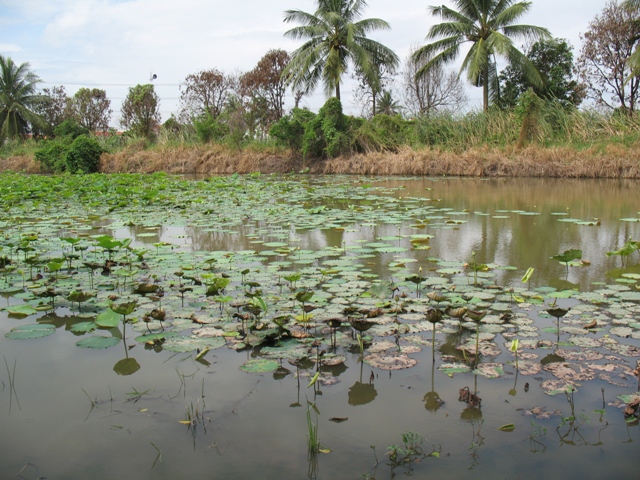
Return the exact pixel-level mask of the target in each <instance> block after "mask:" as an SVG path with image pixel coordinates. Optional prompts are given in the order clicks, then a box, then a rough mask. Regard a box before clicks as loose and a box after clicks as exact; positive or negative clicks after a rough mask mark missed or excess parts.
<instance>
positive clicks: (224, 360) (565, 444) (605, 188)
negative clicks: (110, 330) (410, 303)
mask: <svg viewBox="0 0 640 480" xmlns="http://www.w3.org/2000/svg"><path fill="white" fill-rule="evenodd" d="M369 180H371V181H372V182H373V184H374V185H375V186H376V187H377V186H383V187H388V188H391V189H393V190H391V191H392V192H393V193H386V195H388V197H389V201H390V202H392V201H400V202H402V201H403V199H406V198H408V197H412V198H414V199H421V200H415V201H414V200H412V201H411V202H409V204H408V206H407V207H406V208H411V205H412V204H416V205H417V204H429V205H435V206H436V208H437V209H438V210H439V211H440V215H441V216H442V217H443V219H442V221H439V220H434V219H431V220H430V222H428V223H426V226H423V227H421V228H420V229H419V230H418V233H428V234H431V235H433V238H432V239H431V241H430V246H431V249H430V250H410V243H409V240H408V238H406V236H407V235H409V234H411V233H416V227H415V223H414V222H406V223H400V224H396V223H394V224H384V223H381V224H376V225H374V224H359V223H358V222H355V223H354V224H352V225H344V224H341V225H339V226H331V225H330V224H328V225H327V226H326V228H322V229H315V230H306V231H305V230H299V231H296V230H295V229H292V230H291V231H290V232H288V235H289V240H290V243H291V244H292V245H295V246H299V247H300V248H301V249H302V250H319V249H322V248H327V247H337V248H340V247H342V248H343V249H344V250H345V251H349V249H350V248H356V247H357V246H358V245H360V244H362V243H365V242H367V243H371V242H375V241H376V240H378V239H380V238H391V237H394V236H395V237H398V239H397V240H396V242H397V245H398V246H400V247H407V248H408V249H407V251H406V252H404V253H402V255H401V256H400V257H401V258H403V259H405V260H406V259H407V258H409V259H415V260H417V261H415V262H412V263H411V264H409V266H408V267H406V268H407V269H408V270H409V271H412V272H414V273H416V272H417V271H418V268H419V267H420V266H422V267H424V271H425V272H426V271H428V270H431V271H432V273H431V275H436V276H437V274H435V273H434V272H433V271H434V270H436V269H437V268H438V266H437V265H435V264H434V262H432V261H429V258H432V259H433V258H438V259H440V260H443V261H446V262H452V264H453V263H455V262H460V263H464V262H470V261H471V260H472V252H475V260H476V261H477V262H479V263H487V264H497V265H501V266H512V267H516V269H513V270H497V271H496V272H495V275H494V276H493V277H492V280H491V281H492V282H494V283H495V284H496V285H499V286H502V287H508V286H516V287H522V283H520V279H521V278H522V275H523V273H524V271H525V270H526V269H527V268H528V267H534V268H535V274H534V276H533V277H532V280H531V285H530V288H531V289H536V288H540V287H554V288H556V289H558V290H567V289H577V290H579V291H581V292H591V291H597V290H598V289H602V288H603V285H601V282H602V283H606V284H608V285H619V282H616V278H619V277H620V275H621V274H622V273H640V269H639V268H638V257H637V254H636V256H634V257H633V258H632V260H631V262H630V266H628V267H627V268H626V269H624V270H621V269H620V259H619V258H616V257H607V256H606V255H605V252H607V251H612V250H616V249H618V248H619V247H620V246H622V244H623V243H624V242H625V241H626V240H627V239H629V238H633V239H634V240H640V223H639V222H630V221H621V219H629V218H637V217H640V213H639V212H640V195H639V194H638V187H639V186H640V184H639V183H638V182H636V181H596V180H586V181H566V180H540V179H491V180H479V179H392V180H385V181H375V179H369ZM398 187H401V188H398ZM412 202H413V203H412ZM326 207H327V208H339V209H344V208H349V202H348V201H346V200H341V199H335V201H333V202H328V204H327V205H326ZM567 219H575V220H578V221H581V222H582V224H580V223H579V222H576V221H566V220H567ZM560 220H563V221H560ZM438 223H441V225H439V226H435V227H432V226H431V225H433V224H438ZM589 223H592V224H593V225H588V224H589ZM265 229H268V225H266V224H264V223H262V224H261V223H260V222H256V223H254V224H252V223H251V222H247V225H245V226H243V227H238V228H236V231H235V232H234V233H231V232H229V231H210V230H211V229H204V228H202V227H199V226H194V225H189V223H188V222H184V223H183V224H180V225H162V226H159V227H158V229H157V237H154V238H151V239H149V238H148V237H137V234H139V233H142V231H143V230H140V229H138V228H137V227H119V228H114V229H109V227H108V226H104V227H102V228H101V229H100V230H99V232H101V233H108V234H113V235H115V236H116V237H119V238H125V237H133V238H134V239H135V242H136V243H137V244H140V245H142V244H147V243H153V242H158V241H166V242H171V243H175V244H177V245H179V248H181V249H184V250H189V249H192V250H208V251H215V250H237V251H240V250H252V249H253V250H257V251H260V250H261V249H266V247H263V246H261V244H260V243H256V240H258V241H268V240H269V238H268V235H267V234H265V233H264V232H265V231H266V230H265ZM207 230H209V231H207ZM144 232H147V233H148V232H149V230H148V229H145V230H144ZM238 232H239V233H238ZM568 249H580V250H582V252H583V259H585V260H588V261H589V262H590V265H589V266H583V267H578V266H574V267H570V268H569V269H568V273H567V269H566V268H565V266H564V265H562V264H560V263H558V262H556V261H553V260H550V259H549V257H550V256H552V255H556V254H558V253H561V252H563V251H564V250H568ZM397 261H398V254H395V253H380V254H379V255H377V256H375V257H372V258H368V259H367V262H366V268H367V271H368V272H370V273H371V274H375V275H378V276H379V277H380V278H383V279H391V280H393V279H394V276H395V277H399V275H400V274H399V273H398V269H397V265H396V263H397ZM402 271H404V270H402ZM395 280H396V281H399V280H401V278H395ZM467 281H469V280H467ZM594 283H595V284H594ZM636 285H637V284H636ZM633 287H634V286H633V285H632V288H633ZM406 291H407V293H411V291H410V290H409V289H407V290H406ZM427 291H428V290H427ZM5 297H7V296H5ZM6 301H7V303H9V302H11V301H14V302H15V300H12V299H11V298H6ZM560 303H561V304H563V305H566V306H574V305H575V304H576V303H577V302H576V301H575V300H571V299H570V300H561V301H560ZM513 308H514V311H516V312H517V311H519V310H518V309H519V308H520V307H519V306H518V305H516V304H514V307H513ZM542 308H543V306H531V305H529V304H525V311H526V312H527V316H528V317H529V318H531V319H533V320H535V325H536V326H538V327H539V328H541V329H542V328H544V327H550V326H553V324H554V322H555V320H554V319H550V318H549V317H548V316H544V315H543V316H540V315H539V312H540V311H541V310H542ZM629 308H630V311H632V312H633V311H636V312H637V305H635V306H634V305H633V304H631V305H630V306H629ZM634 308H635V309H636V310H634ZM69 314H70V312H69V311H68V310H66V309H65V308H59V309H58V310H57V311H56V312H55V314H51V313H50V314H48V318H45V319H42V321H47V322H52V323H54V324H56V325H57V326H58V327H59V328H61V329H62V328H65V327H67V325H68V324H69V323H70V320H69V317H68V316H67V315H69ZM2 315H3V316H2V317H1V319H0V333H1V334H2V335H0V352H1V353H2V356H3V360H2V364H0V380H1V381H2V390H1V391H0V432H2V433H1V434H0V478H2V479H4V478H7V479H8V478H14V476H16V475H17V474H20V475H21V476H22V478H29V479H35V478H40V477H46V478H49V479H54V478H60V479H63V478H64V479H86V478H98V479H108V478H136V479H137V478H140V479H144V478H149V479H151V478H153V479H175V478H216V479H218V478H219V479H223V478H261V479H282V478H292V479H299V478H319V479H322V478H326V479H329V478H378V479H380V478H394V477H395V478H401V477H405V476H406V475H408V474H412V475H413V476H414V477H415V478H427V477H429V478H445V477H447V478H462V477H463V476H467V475H471V476H476V478H509V479H517V478H518V479H534V478H545V477H548V478H558V477H559V476H560V475H561V476H562V477H563V478H567V479H578V478H580V479H583V478H619V479H632V478H637V477H638V474H637V451H638V442H640V430H639V427H638V423H637V422H635V423H630V424H627V423H625V419H624V416H623V413H622V410H621V409H620V408H619V407H618V406H615V405H610V404H613V403H614V402H616V401H617V396H618V395H625V394H626V395H628V394H631V393H633V392H635V391H637V380H636V379H635V378H633V377H632V376H630V375H622V374H621V373H620V372H617V375H618V378H615V379H614V381H613V383H617V385H614V384H613V383H612V382H605V381H601V380H597V379H596V380H591V381H588V382H576V383H578V384H579V387H578V392H576V393H575V394H574V396H573V403H574V412H573V413H574V415H573V416H574V417H575V420H570V419H569V420H567V418H568V417H570V416H571V413H572V412H571V403H570V402H569V401H568V399H567V396H566V395H564V394H559V395H555V396H550V395H547V394H545V393H544V391H543V390H542V388H541V387H540V385H541V382H542V381H543V380H545V379H548V378H549V375H548V374H547V373H545V372H544V371H542V372H540V373H539V374H536V375H529V376H527V375H522V374H521V375H517V376H516V375H515V368H514V367H513V365H512V364H511V363H510V362H512V360H513V356H512V355H511V354H510V353H508V351H507V348H506V347H505V345H506V337H505V338H502V337H501V335H500V334H499V335H498V336H497V337H498V338H496V340H495V343H496V344H497V345H498V346H500V347H501V353H500V354H499V355H494V356H492V357H491V362H496V363H500V364H503V365H504V372H505V374H504V375H503V376H501V377H500V378H496V379H489V378H486V377H483V376H480V375H474V374H473V373H461V374H458V373H456V374H452V375H447V374H446V373H444V372H442V371H440V370H439V369H438V367H439V366H440V365H441V364H442V363H444V362H443V359H442V356H443V355H446V354H448V353H450V351H455V348H454V346H455V345H456V344H458V343H459V342H460V341H461V338H460V336H459V335H457V334H456V333H447V334H445V333H438V334H437V337H436V339H437V345H438V348H437V350H436V354H435V363H432V349H431V346H430V345H425V346H424V347H423V349H422V351H421V352H419V353H416V354H413V355H411V356H412V357H413V358H415V359H417V360H418V364H417V365H416V366H415V367H413V368H409V369H406V370H398V371H392V372H390V371H384V370H380V369H377V368H373V367H370V366H369V365H367V364H362V363H361V362H359V361H358V357H359V355H358V352H357V351H355V350H352V349H351V350H345V349H344V348H342V347H339V353H343V354H345V355H346V357H347V361H346V363H345V366H346V368H344V366H343V367H335V368H334V371H333V373H334V375H335V376H336V377H335V378H336V379H337V380H338V382H337V383H336V384H334V385H329V386H328V385H322V386H320V387H319V391H316V392H315V394H314V388H313V387H312V388H307V384H308V383H309V373H307V372H311V374H312V373H313V370H309V371H307V372H301V374H300V377H301V378H296V375H295V373H296V369H295V367H293V366H291V365H288V364H286V363H285V366H286V367H287V368H288V369H289V370H290V371H291V374H288V375H286V376H283V377H282V376H278V375H277V374H273V373H267V374H247V373H244V372H241V371H240V370H239V366H240V365H242V364H243V363H244V362H246V361H247V360H248V359H250V358H252V357H253V356H255V355H256V353H255V352H253V353H252V352H251V351H241V352H236V351H232V350H228V349H225V348H221V349H217V350H215V351H213V352H211V353H209V354H208V355H207V356H206V360H207V362H204V363H203V362H197V361H195V360H194V355H191V354H175V353H172V352H167V351H162V350H161V351H159V352H156V351H154V350H153V349H150V348H145V347H144V346H142V345H140V344H136V342H134V341H133V337H134V336H135V335H137V334H131V333H129V334H128V335H127V337H128V339H127V342H126V343H125V344H123V345H119V346H116V347H113V348H109V349H106V350H98V351H94V350H88V349H82V348H76V347H75V342H76V341H77V340H78V338H77V337H76V336H75V335H74V334H72V333H71V332H58V333H57V334H55V335H52V336H50V337H46V338H42V339H37V340H29V341H22V342H21V341H11V340H7V339H5V338H4V334H5V333H6V332H8V331H9V330H10V329H11V328H13V327H14V326H15V325H16V324H18V323H19V322H20V320H16V319H13V318H9V317H7V316H6V314H2ZM636 318H637V317H636ZM636 321H637V320H636ZM318 332H319V333H320V329H319V330H318ZM345 333H348V329H345ZM604 334H606V332H605V333H604ZM468 335H469V333H468V332H467V333H466V334H465V338H466V336H468ZM430 336H431V334H430V333H428V334H425V337H427V338H428V339H430ZM562 336H563V338H564V339H566V337H568V336H569V335H568V334H564V333H563V334H562ZM600 336H602V334H601V335H600ZM327 338H328V337H327ZM637 338H638V337H637V336H636V337H635V338H624V339H618V340H619V341H620V342H621V343H624V344H626V345H632V346H636V347H638V346H640V340H638V339H637ZM540 339H543V340H549V341H551V342H553V341H555V340H557V339H556V335H554V334H551V333H545V332H543V331H541V333H540ZM325 341H326V340H325ZM565 348H567V349H568V350H571V349H572V348H571V347H570V346H569V347H565ZM573 349H574V350H576V348H573ZM537 353H539V354H540V355H539V357H540V358H541V357H543V356H544V355H545V354H547V353H549V351H544V350H543V351H542V352H541V351H539V350H538V352H537ZM604 353H605V354H610V355H611V352H604ZM127 356H133V357H135V358H136V360H137V361H138V363H139V364H140V366H141V368H140V370H138V371H137V372H136V373H134V374H133V375H130V376H121V375H117V374H116V373H115V372H114V370H113V366H114V364H116V363H117V362H118V361H120V360H122V359H123V358H125V357H127ZM540 358H538V359H537V360H534V361H535V362H540ZM615 358H616V361H618V362H623V363H625V364H626V366H628V367H631V368H633V367H635V363H636V360H637V358H636V357H634V356H633V355H628V356H625V355H616V356H615ZM207 363H208V365H207ZM578 363H580V362H578ZM601 363H602V362H601ZM14 364H15V374H14V373H13V367H14ZM10 379H13V383H14V385H13V386H14V388H13V389H11V388H10ZM525 384H526V385H527V386H528V388H526V389H525ZM465 386H468V387H470V389H471V390H473V391H476V392H477V394H478V396H480V397H481V398H482V408H481V409H476V408H469V407H468V406H467V405H466V404H465V403H463V402H460V401H458V396H459V389H461V388H463V387H465ZM602 389H604V399H605V406H604V413H602V412H595V411H596V410H602V409H603V390H602ZM136 392H138V393H144V394H143V395H141V396H140V397H139V398H138V397H137V396H136ZM429 392H437V395H438V396H439V398H440V399H442V400H443V401H444V403H443V404H441V405H439V404H433V403H428V402H427V400H428V399H429V398H430V396H429V395H428V394H429ZM431 397H433V394H432V395H431ZM309 403H314V405H315V408H314V409H311V410H310V413H311V418H312V420H313V422H314V423H317V427H318V437H319V441H320V443H321V445H322V446H323V447H326V448H327V449H330V450H331V452H330V453H319V454H318V455H317V456H312V457H309V455H308V454H307V432H308V430H307V411H308V409H307V406H308V404H309ZM536 407H539V408H540V409H541V411H545V412H551V413H553V415H550V417H549V418H536V417H535V416H532V415H530V414H528V413H530V411H531V410H532V409H534V408H536ZM194 409H197V410H198V411H199V412H204V413H202V415H203V418H204V419H203V421H202V422H199V423H198V424H197V426H195V427H194V426H186V425H183V424H180V423H179V422H180V420H184V419H185V418H186V417H185V416H186V412H187V411H193V410H194ZM330 419H334V420H335V419H341V420H344V419H347V420H346V421H341V422H336V421H331V420H330ZM505 424H513V425H514V426H515V429H514V430H512V431H501V430H499V427H501V426H503V425H505ZM406 432H415V433H418V434H420V435H422V436H423V437H424V438H425V441H424V443H423V445H422V448H423V449H424V450H425V451H426V452H427V453H428V452H431V451H437V452H438V453H439V457H435V456H431V457H428V458H423V459H422V460H421V461H419V462H416V463H414V464H412V465H402V466H396V467H395V468H394V467H393V466H392V465H390V462H389V458H388V457H387V456H386V452H387V448H388V447H389V446H392V445H399V446H400V447H402V446H403V445H402V434H403V433H406ZM159 452H161V455H159ZM560 472H562V473H561V474H560Z"/></svg>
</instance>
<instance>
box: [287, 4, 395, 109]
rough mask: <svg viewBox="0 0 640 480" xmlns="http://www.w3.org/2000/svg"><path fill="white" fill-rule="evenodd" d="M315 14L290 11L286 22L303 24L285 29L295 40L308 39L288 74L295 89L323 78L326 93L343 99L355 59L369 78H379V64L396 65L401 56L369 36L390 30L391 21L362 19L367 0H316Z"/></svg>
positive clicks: (296, 53)
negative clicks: (343, 88) (342, 89)
mask: <svg viewBox="0 0 640 480" xmlns="http://www.w3.org/2000/svg"><path fill="white" fill-rule="evenodd" d="M316 2H317V5H318V8H317V10H316V11H315V13H313V14H312V13H307V12H303V11H301V10H287V11H286V12H285V17H284V21H285V22H286V23H290V22H298V23H301V24H302V26H299V27H295V28H292V29H291V30H288V31H287V32H285V36H286V37H289V38H292V39H307V41H306V42H305V43H304V44H303V45H302V46H301V47H300V48H298V49H297V50H296V51H295V52H293V54H292V57H291V62H290V63H289V65H288V66H287V69H286V71H285V74H286V75H287V77H288V79H289V80H290V81H291V84H292V87H293V88H294V90H296V89H298V88H299V87H300V86H304V88H305V89H306V91H311V90H313V89H315V87H316V85H317V84H318V82H320V81H322V83H323V84H324V88H325V92H326V93H327V95H330V94H331V93H332V92H334V91H335V96H336V98H338V100H339V99H340V82H341V79H342V75H343V74H344V73H345V72H346V71H347V69H348V66H349V63H350V62H352V63H353V64H354V66H355V67H356V69H359V70H360V71H362V72H364V73H365V74H366V75H367V76H369V78H373V77H375V64H376V62H378V63H379V64H383V65H388V66H392V67H395V66H397V65H398V56H397V55H396V54H395V53H394V52H393V51H392V50H390V49H389V48H387V47H385V46H384V45H382V44H381V43H379V42H376V41H374V40H371V39H369V38H367V36H366V35H367V33H369V32H372V31H375V30H381V29H388V28H390V27H389V24H388V23H387V22H386V21H384V20H381V19H379V18H367V19H361V17H362V14H363V11H364V9H365V7H366V6H367V2H366V1H365V0H316Z"/></svg>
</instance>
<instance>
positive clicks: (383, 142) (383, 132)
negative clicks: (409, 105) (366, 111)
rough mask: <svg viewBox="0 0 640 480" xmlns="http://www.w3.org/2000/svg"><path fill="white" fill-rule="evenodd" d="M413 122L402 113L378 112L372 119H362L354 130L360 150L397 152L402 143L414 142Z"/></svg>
mask: <svg viewBox="0 0 640 480" xmlns="http://www.w3.org/2000/svg"><path fill="white" fill-rule="evenodd" d="M412 136H413V124H412V122H410V121H407V120H404V119H403V118H402V117H401V116H400V115H394V116H390V115H385V114H378V115H376V116H375V117H373V118H372V119H371V120H370V121H368V122H367V121H362V122H361V123H360V125H359V126H358V128H357V129H354V131H353V137H354V140H355V144H356V146H357V150H359V151H365V152H370V151H377V152H379V151H391V152H397V151H398V149H399V148H400V147H401V146H402V145H409V144H411V143H412Z"/></svg>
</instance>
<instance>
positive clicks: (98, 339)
mask: <svg viewBox="0 0 640 480" xmlns="http://www.w3.org/2000/svg"><path fill="white" fill-rule="evenodd" d="M118 343H120V339H119V338H115V337H102V336H100V335H92V336H90V337H87V338H83V339H82V340H80V341H78V342H76V346H77V347H81V348H95V349H101V348H109V347H113V346H114V345H117V344H118Z"/></svg>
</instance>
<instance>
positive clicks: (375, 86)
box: [353, 59, 396, 116]
mask: <svg viewBox="0 0 640 480" xmlns="http://www.w3.org/2000/svg"><path fill="white" fill-rule="evenodd" d="M395 74H396V68H395V66H389V65H384V64H381V63H380V62H378V61H377V59H374V62H373V70H372V72H371V73H369V74H368V73H367V72H363V71H362V70H360V69H356V71H355V74H354V75H353V77H354V78H355V80H357V82H358V86H357V87H356V91H355V92H354V97H355V99H356V101H357V102H359V103H360V104H361V105H362V106H363V114H364V115H370V116H373V115H375V114H376V113H377V110H378V108H377V104H378V101H379V98H380V96H381V95H382V94H383V92H384V91H385V90H387V89H389V88H390V86H391V84H392V83H393V81H394V76H395ZM365 110H368V112H367V113H364V112H365Z"/></svg>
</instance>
